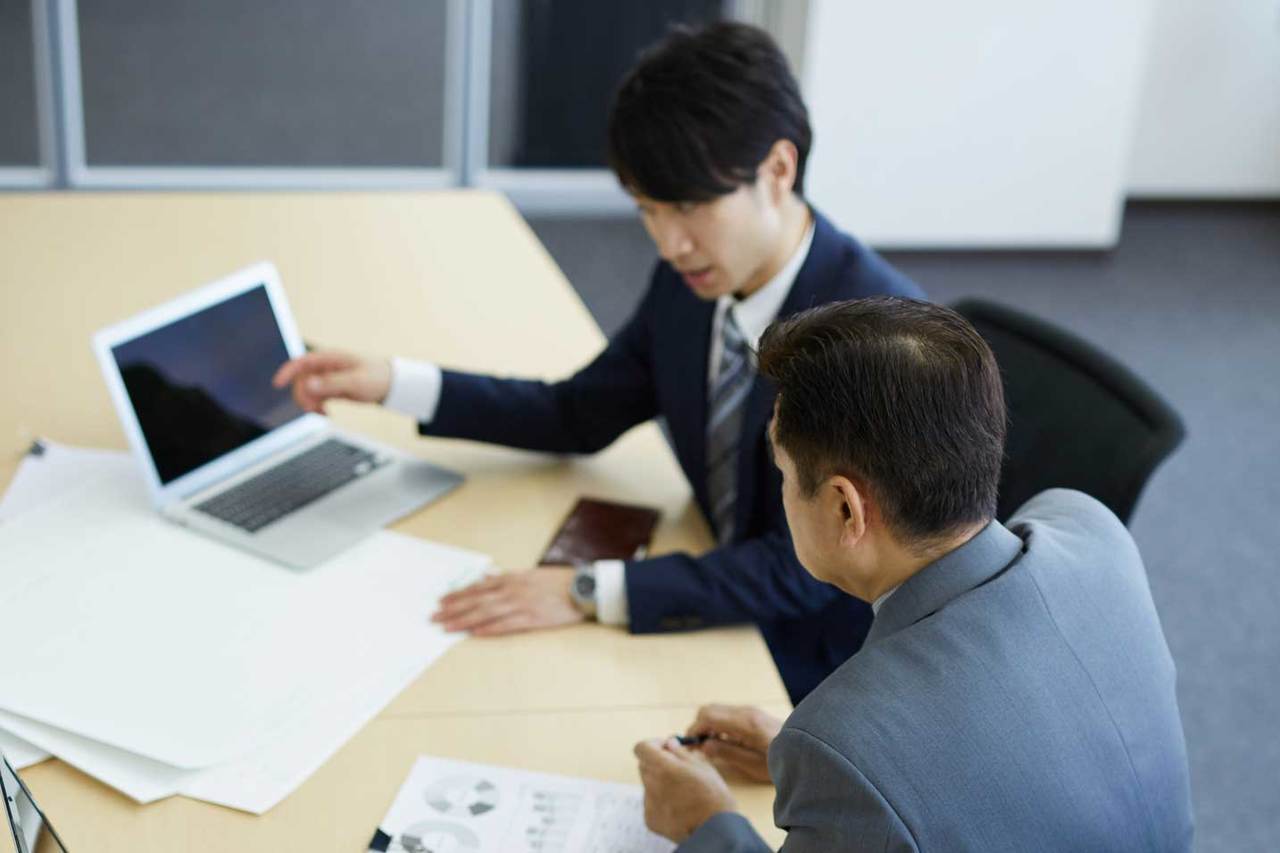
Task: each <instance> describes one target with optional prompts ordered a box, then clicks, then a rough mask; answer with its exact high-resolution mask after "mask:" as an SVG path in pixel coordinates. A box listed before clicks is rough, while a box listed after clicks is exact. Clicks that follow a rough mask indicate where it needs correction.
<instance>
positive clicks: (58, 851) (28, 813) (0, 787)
mask: <svg viewBox="0 0 1280 853" xmlns="http://www.w3.org/2000/svg"><path fill="white" fill-rule="evenodd" d="M0 796H3V797H4V809H5V813H6V817H7V818H8V821H7V823H8V827H7V828H6V827H0V853H8V851H14V850H16V851H17V853H67V848H66V847H63V846H62V839H60V838H58V833H56V832H54V831H53V827H52V826H51V825H50V824H49V821H48V820H46V819H45V816H44V813H43V812H41V811H40V808H39V806H37V805H36V801H35V799H34V798H33V797H32V796H31V792H30V791H28V790H27V786H26V785H24V784H22V780H21V779H19V778H18V774H17V773H14V772H13V768H12V767H11V766H10V765H9V761H8V759H6V758H4V756H3V755H0Z"/></svg>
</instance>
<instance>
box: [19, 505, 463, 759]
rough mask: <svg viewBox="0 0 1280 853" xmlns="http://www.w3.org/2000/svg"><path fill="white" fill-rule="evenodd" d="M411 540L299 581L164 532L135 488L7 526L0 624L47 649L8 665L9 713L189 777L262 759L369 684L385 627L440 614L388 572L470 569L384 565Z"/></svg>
mask: <svg viewBox="0 0 1280 853" xmlns="http://www.w3.org/2000/svg"><path fill="white" fill-rule="evenodd" d="M401 539H403V537H394V536H391V535H390V534H387V535H385V536H384V535H375V536H373V537H371V538H369V539H367V540H365V541H364V542H363V543H361V544H360V545H357V546H356V547H354V548H352V549H350V550H348V551H347V552H345V553H344V554H341V555H339V556H338V557H335V558H334V559H333V560H330V561H328V562H326V563H325V564H324V565H322V566H320V567H317V568H315V569H312V570H309V571H306V572H295V571H291V570H288V569H283V568H281V567H279V566H277V565H275V564H273V563H269V562H267V561H265V560H262V559H260V558H258V557H255V556H253V555H250V554H247V553H244V552H241V551H238V550H236V549H234V548H232V547H230V546H225V545H222V544H221V543H218V542H215V541H212V540H208V539H205V538H203V537H200V536H198V535H195V534H192V533H190V532H188V531H184V530H182V529H181V528H179V527H177V526H175V525H173V524H171V523H169V522H167V521H164V520H163V519H161V518H159V517H158V516H157V515H156V514H155V513H154V512H152V511H151V509H150V508H149V507H148V506H147V505H146V503H145V498H142V499H141V503H139V495H138V493H137V492H136V491H135V484H132V483H128V484H125V483H119V482H116V481H114V480H102V481H98V482H95V483H91V484H89V485H87V486H86V487H85V488H83V489H78V490H76V491H74V492H73V493H71V494H69V495H65V496H63V497H61V498H57V499H55V500H52V501H49V502H48V503H46V504H44V505H42V506H40V507H38V508H36V509H33V510H31V511H29V512H27V513H24V514H22V515H20V516H18V517H17V518H14V519H11V520H10V521H9V522H6V523H5V524H4V525H0V565H3V573H4V581H5V586H6V593H7V594H6V595H5V596H4V597H3V600H0V622H2V623H3V624H5V626H6V630H8V631H11V632H12V633H13V634H14V635H15V636H40V637H41V638H42V641H41V643H40V644H38V645H36V646H33V647H30V648H28V649H27V650H26V652H25V653H24V654H23V655H21V656H17V657H15V658H14V659H12V660H10V661H7V662H6V672H5V678H4V679H0V709H4V710H7V711H9V712H11V713H15V714H19V715H21V716H24V717H29V718H32V719H37V720H40V721H41V722H43V723H46V724H48V725H51V726H54V727H55V728H60V729H65V730H67V731H71V732H74V733H76V734H79V735H83V736H85V737H89V738H91V739H93V740H97V741H100V742H102V743H104V744H107V745H110V746H115V747H117V748H119V749H123V750H126V751H128V752H133V753H136V754H139V755H142V756H144V757H147V758H151V759H153V760H156V761H160V762H163V763H166V764H171V765H174V766H177V767H181V768H185V769H193V768H198V767H211V766H213V765H216V764H224V763H227V762H230V761H233V760H235V759H237V758H239V757H241V756H245V755H250V754H253V753H254V752H256V751H257V750H258V749H259V748H261V747H263V746H265V745H266V743H265V741H264V739H265V738H266V737H267V733H269V732H271V731H276V730H279V729H280V728H281V726H282V725H287V722H288V720H290V719H293V717H294V715H295V713H296V711H297V709H299V708H306V707H309V706H311V705H312V704H314V703H319V702H325V701H328V699H329V697H331V696H332V695H334V694H335V693H336V692H337V691H339V690H341V689H343V688H344V686H345V685H348V684H351V683H354V682H355V681H356V680H358V679H360V678H362V677H363V676H364V674H365V673H366V672H367V671H368V667H369V661H371V660H378V659H379V657H378V656H379V654H380V653H381V652H380V651H376V650H375V649H381V648H385V645H386V644H385V643H383V644H382V645H381V646H379V642H380V640H379V636H378V635H379V633H380V628H381V627H382V626H384V625H386V624H388V623H396V621H397V620H416V621H421V620H423V619H425V618H426V617H427V614H428V613H429V612H430V607H431V602H432V599H424V597H422V596H421V595H419V596H413V595H407V594H405V593H404V592H403V590H401V589H400V588H399V587H397V586H396V585H395V582H394V579H393V578H390V579H389V578H383V577H381V576H380V575H379V572H380V571H381V570H382V569H383V568H385V567H386V566H387V565H388V563H393V562H394V561H396V560H401V559H405V560H408V561H409V564H410V565H413V566H427V565H432V564H434V565H436V566H440V565H451V566H453V567H463V566H461V565H460V564H459V563H457V562H456V561H455V562H449V561H450V560H455V558H456V557H457V554H458V552H457V551H455V550H453V549H444V548H440V547H439V546H430V545H428V544H426V543H420V544H421V548H422V549H426V550H423V551H420V552H418V553H413V554H408V555H397V556H393V557H387V558H384V557H381V556H377V550H376V549H378V548H386V547H388V546H387V543H389V542H398V541H400V540H401ZM412 541H414V542H415V543H416V541H417V540H412ZM433 547H435V548H436V550H435V551H434V552H432V553H435V554H437V555H438V556H439V559H437V560H435V561H434V563H433V562H432V560H431V559H430V558H429V557H428V556H426V555H427V554H428V553H429V552H431V551H430V549H432V548H433ZM482 562H487V561H486V560H485V558H483V557H479V556H476V555H472V557H471V564H470V565H469V566H465V567H466V568H471V569H474V568H475V567H476V566H477V565H479V564H480V563H482ZM434 577H437V578H438V577H439V576H438V575H437V576H434Z"/></svg>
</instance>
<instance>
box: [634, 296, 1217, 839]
mask: <svg viewBox="0 0 1280 853" xmlns="http://www.w3.org/2000/svg"><path fill="white" fill-rule="evenodd" d="M759 360H760V372H761V375H764V376H767V377H769V378H770V379H771V380H772V381H773V382H774V383H775V384H776V385H777V389H778V397H777V402H776V406H775V413H774V420H773V423H772V425H771V427H770V438H771V441H772V444H773V448H774V455H775V461H776V463H777V465H778V468H779V469H780V470H781V471H782V481H783V486H782V490H783V502H784V505H785V507H786V514H787V520H788V523H789V525H790V527H791V533H792V537H793V541H794V544H795V548H796V554H797V556H798V557H799V559H800V562H801V563H803V564H804V566H805V568H807V569H808V570H809V571H810V572H811V573H812V574H813V575H814V576H815V577H817V578H819V579H821V580H824V581H826V582H828V583H832V584H834V585H836V586H837V587H839V588H841V589H842V590H844V591H846V592H848V593H850V594H851V595H854V596H857V597H858V598H861V599H863V600H865V601H868V602H872V603H873V607H874V608H875V611H876V616H875V620H874V622H873V623H872V627H871V632H870V634H869V636H868V637H867V640H866V643H865V645H864V646H863V647H862V650H861V651H860V652H858V654H856V655H855V656H853V657H852V658H851V659H850V660H849V661H848V662H846V663H845V664H844V665H843V666H841V667H840V668H839V669H837V670H836V671H835V672H834V673H833V674H832V675H831V676H829V677H828V678H827V679H826V680H825V681H824V682H823V683H822V684H821V685H819V686H818V688H817V689H815V690H814V691H813V692H812V693H811V694H810V695H809V696H808V697H807V698H806V699H805V700H804V701H802V702H801V703H800V705H799V706H798V707H797V708H796V709H795V711H794V712H793V713H792V714H791V716H790V717H789V718H788V719H787V721H786V723H785V724H781V723H779V722H777V721H775V720H772V719H771V718H770V717H768V715H765V714H763V713H762V712H760V711H757V710H755V709H750V708H727V707H722V706H711V707H708V708H704V709H703V710H702V711H701V712H700V713H699V715H698V719H697V720H696V721H695V722H694V724H693V725H692V726H691V727H690V730H689V732H688V734H689V735H690V736H692V737H694V738H706V740H705V742H703V743H702V744H701V746H700V747H686V746H682V745H681V744H680V743H679V742H678V741H676V740H675V739H669V740H667V741H665V742H664V741H662V740H654V741H646V742H643V743H641V744H638V745H637V747H636V754H637V756H638V757H639V759H640V774H641V778H642V780H643V781H644V785H645V818H646V822H647V823H648V824H649V826H650V828H652V829H653V830H654V831H656V832H659V833H661V834H663V835H665V836H667V837H669V838H671V839H673V840H675V841H679V842H681V846H680V849H681V850H683V851H713V850H714V851H726V850H736V851H757V850H764V849H767V847H766V845H765V844H764V842H763V841H762V840H761V839H760V837H759V836H758V835H756V833H755V832H754V831H753V830H752V829H751V827H750V825H749V824H748V823H747V821H746V819H745V818H743V817H742V816H741V815H738V814H736V813H735V812H734V809H735V805H734V801H733V797H732V796H731V795H730V793H729V790H728V788H727V787H726V785H725V783H724V781H723V779H722V777H721V775H720V773H719V772H718V771H717V767H719V768H721V769H724V770H725V771H726V772H727V771H729V770H734V771H737V772H738V773H739V774H745V775H746V776H748V777H753V778H757V779H763V778H769V777H771V778H772V781H773V782H774V783H775V785H776V787H777V798H776V801H775V804H774V817H775V820H776V822H777V824H778V826H779V827H781V828H783V829H785V830H786V831H787V840H786V844H785V845H784V847H783V849H784V850H786V851H834V850H895V851H897V850H945V851H954V850H983V851H991V850H1011V851H1013V850H1017V851H1028V850H1035V851H1045V850H1063V851H1067V850H1070V851H1078V850H1088V851H1098V850H1150V851H1166V850H1188V849H1190V846H1191V837H1192V818H1191V803H1190V789H1189V783H1188V774H1187V759H1186V745H1185V742H1184V740H1183V735H1182V724H1181V721H1180V719H1179V716H1178V705H1177V700H1176V697H1175V694H1174V682H1175V674H1174V667H1173V661H1172V660H1171V658H1170V656H1169V650H1168V647H1167V646H1166V644H1165V640H1164V635H1163V633H1162V631H1161V628H1160V622H1159V619H1158V618H1157V616H1156V612H1155V608H1154V606H1153V604H1152V601H1151V594H1150V591H1149V589H1148V586H1147V580H1146V575H1145V572H1144V570H1143V566H1142V561H1141V559H1140V557H1139V556H1138V551H1137V548H1136V547H1135V545H1134V542H1133V540H1132V539H1131V538H1130V536H1129V534H1128V532H1127V531H1126V530H1125V528H1124V526H1123V525H1122V524H1121V523H1120V522H1119V521H1118V520H1117V519H1116V517H1115V516H1114V515H1112V514H1111V513H1110V512H1109V511H1108V510H1107V509H1106V508H1105V507H1104V506H1102V505H1101V504H1099V503H1098V502H1097V501H1095V500H1093V499H1092V498H1090V497H1088V496H1086V495H1083V494H1081V493H1079V492H1072V491H1067V490H1063V489H1055V490H1051V491H1048V492H1045V493H1043V494H1041V495H1039V496H1037V497H1036V498H1034V499H1033V500H1031V501H1030V502H1028V503H1027V504H1026V505H1025V506H1023V507H1022V508H1021V509H1020V510H1019V511H1018V512H1017V513H1016V514H1015V515H1014V517H1013V518H1012V519H1010V521H1009V523H1008V526H1005V525H1002V524H1000V523H999V522H997V521H994V520H993V515H994V510H995V504H996V484H997V480H998V477H999V472H1000V461H1001V456H1002V453H1003V446H1004V424H1005V410H1004V399H1003V394H1002V391H1001V384H1000V377H999V372H998V370H997V368H996V364H995V360H994V358H993V357H992V355H991V351H990V350H989V349H988V348H987V346H986V344H985V343H984V342H983V340H982V339H981V337H979V336H978V334H977V333H976V332H975V331H974V330H973V328H972V327H971V326H969V324H968V323H967V322H966V321H965V320H964V319H963V318H961V317H960V316H959V315H957V314H955V313H954V312H952V311H950V310H948V309H946V308H943V307H940V306H935V305H928V304H925V303H918V302H913V301H910V300H895V299H887V298H880V299H867V300H859V301H855V302H845V303H837V304H834V305H828V306H825V307H822V308H818V309H814V310H812V311H809V312H806V313H804V314H801V315H797V316H795V317H793V318H792V319H790V320H787V321H783V322H779V323H775V324H774V326H773V327H771V328H770V330H769V331H768V332H767V333H766V334H765V337H764V339H763V341H762V343H761V350H760V357H759ZM766 752H767V756H768V763H767V767H766V765H765V755H766Z"/></svg>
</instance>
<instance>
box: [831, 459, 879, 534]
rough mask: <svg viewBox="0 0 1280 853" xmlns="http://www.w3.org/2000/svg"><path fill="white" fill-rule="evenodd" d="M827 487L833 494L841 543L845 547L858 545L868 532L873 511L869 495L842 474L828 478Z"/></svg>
mask: <svg viewBox="0 0 1280 853" xmlns="http://www.w3.org/2000/svg"><path fill="white" fill-rule="evenodd" d="M825 488H826V490H827V491H828V493H829V494H830V496H831V499H832V507H833V511H834V512H835V513H836V514H837V524H838V526H839V536H840V544H841V545H842V546H843V547H852V546H854V545H857V544H858V543H859V542H860V541H862V537H863V536H864V535H866V532H867V517H868V514H869V513H870V511H871V507H870V505H869V503H868V495H866V494H865V493H864V492H863V490H862V489H860V488H859V487H858V484H857V483H855V482H853V481H852V480H850V479H849V478H848V477H842V476H840V475H836V476H834V477H832V478H831V479H830V480H828V481H827V483H826V486H825Z"/></svg>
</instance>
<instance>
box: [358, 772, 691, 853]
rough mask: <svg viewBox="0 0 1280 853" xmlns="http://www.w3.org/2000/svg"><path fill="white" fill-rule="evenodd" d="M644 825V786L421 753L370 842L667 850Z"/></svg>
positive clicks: (590, 852)
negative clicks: (435, 756) (536, 771)
mask: <svg viewBox="0 0 1280 853" xmlns="http://www.w3.org/2000/svg"><path fill="white" fill-rule="evenodd" d="M674 846H675V845H673V844H672V843H671V842H669V841H667V840H666V839H665V838H662V837H661V836H658V835H655V834H653V833H652V832H650V831H649V830H648V829H647V828H645V825H644V791H643V790H642V789H641V788H640V786H638V785H619V784H617V783H614V782H597V781H594V780H591V779H574V778H571V777H568V776H555V775H552V774H549V773H532V772H529V771H526V770H514V769H510V768H506V767H493V766H490V765H485V764H472V763H470V762H467V761H452V760H449V759H445V758H432V757H428V756H423V757H421V758H419V759H418V760H417V762H415V763H414V765H413V770H411V771H410V773H409V778H408V780H406V781H405V783H404V785H403V786H401V788H400V792H399V794H397V795H396V801H395V803H394V804H392V806H391V810H390V811H389V812H387V816H386V818H385V819H384V820H383V821H382V825H381V827H380V828H379V830H378V833H377V835H375V836H374V838H373V841H372V842H371V843H370V845H369V850H370V851H378V853H383V851H387V853H392V851H394V853H408V851H414V853H417V851H422V850H438V851H444V850H457V851H466V853H579V851H581V853H669V851H671V850H672V849H673V848H674Z"/></svg>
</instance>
